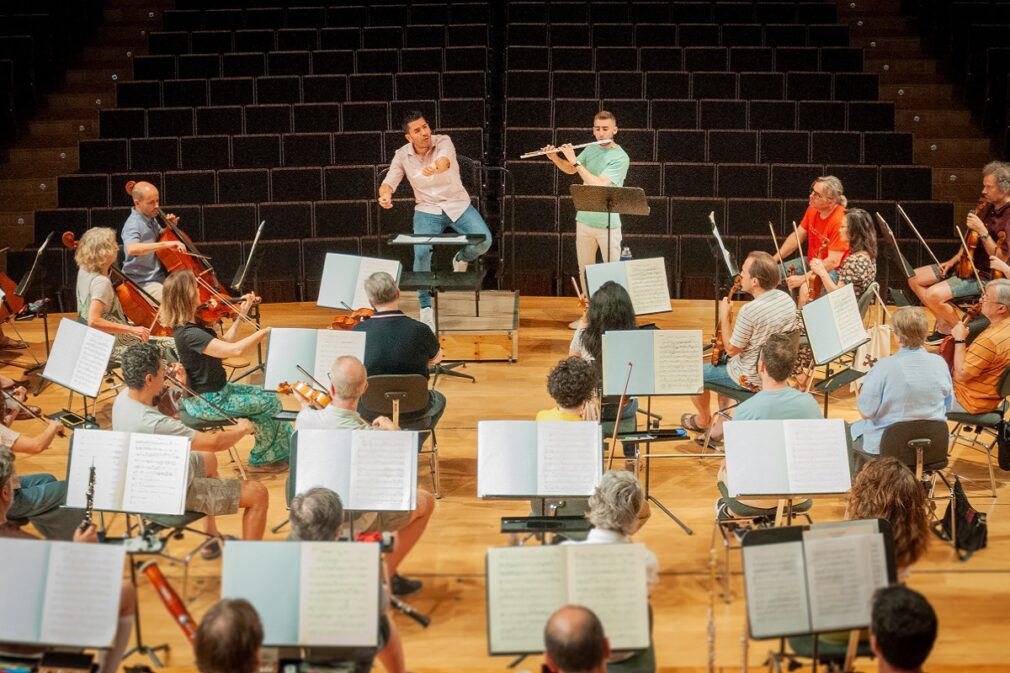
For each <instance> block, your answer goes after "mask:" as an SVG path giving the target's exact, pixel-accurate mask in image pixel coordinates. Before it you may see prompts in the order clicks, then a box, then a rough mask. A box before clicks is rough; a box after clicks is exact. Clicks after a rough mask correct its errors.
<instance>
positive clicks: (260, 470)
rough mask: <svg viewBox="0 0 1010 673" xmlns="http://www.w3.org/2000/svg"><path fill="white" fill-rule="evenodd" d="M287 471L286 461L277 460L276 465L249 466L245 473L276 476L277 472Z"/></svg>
mask: <svg viewBox="0 0 1010 673" xmlns="http://www.w3.org/2000/svg"><path fill="white" fill-rule="evenodd" d="M287 469H288V461H286V460H278V461H277V462H276V463H265V464H263V465H250V466H249V467H247V468H246V471H247V472H255V473H257V474H277V473H278V472H286V471H287Z"/></svg>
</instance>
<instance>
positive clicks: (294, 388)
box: [277, 381, 330, 409]
mask: <svg viewBox="0 0 1010 673" xmlns="http://www.w3.org/2000/svg"><path fill="white" fill-rule="evenodd" d="M292 393H298V394H299V395H301V396H302V397H304V398H305V399H307V400H308V401H309V403H310V404H311V405H312V408H313V409H323V408H325V407H326V406H328V405H329V404H330V396H329V395H327V394H326V393H324V392H323V391H321V390H316V389H315V388H313V387H312V386H311V385H309V384H308V383H306V382H305V381H295V382H294V383H287V382H282V383H278V384H277V394H278V395H291V394H292Z"/></svg>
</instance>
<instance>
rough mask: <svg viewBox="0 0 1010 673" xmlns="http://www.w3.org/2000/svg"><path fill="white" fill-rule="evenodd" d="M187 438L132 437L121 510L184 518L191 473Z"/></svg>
mask: <svg viewBox="0 0 1010 673" xmlns="http://www.w3.org/2000/svg"><path fill="white" fill-rule="evenodd" d="M189 443H190V440H189V438H188V437H175V436H171V435H147V434H141V433H138V432H135V433H132V434H131V435H130V455H129V460H128V461H127V463H126V480H125V481H126V488H125V489H124V491H123V504H122V509H123V510H125V511H127V512H143V513H145V514H182V513H183V512H185V510H186V489H187V486H188V483H187V482H188V479H187V477H188V472H189Z"/></svg>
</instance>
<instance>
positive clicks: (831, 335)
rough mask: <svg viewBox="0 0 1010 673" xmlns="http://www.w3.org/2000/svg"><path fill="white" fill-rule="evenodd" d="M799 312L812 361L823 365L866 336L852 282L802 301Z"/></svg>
mask: <svg viewBox="0 0 1010 673" xmlns="http://www.w3.org/2000/svg"><path fill="white" fill-rule="evenodd" d="M800 313H801V315H802V316H803V325H804V326H805V327H806V332H807V338H808V339H809V340H810V350H812V351H813V354H814V362H815V363H816V364H818V365H824V364H827V363H829V362H831V361H832V360H834V359H836V358H838V357H840V356H842V355H844V354H845V353H848V352H849V351H853V350H855V349H856V348H859V347H860V346H862V345H863V344H864V343H866V342H867V341H869V340H870V335H869V334H867V333H866V328H865V327H864V326H863V317H862V316H861V315H859V303H858V302H857V301H856V293H855V290H854V289H853V287H852V283H846V284H845V285H843V286H842V287H840V288H838V289H837V290H835V291H834V292H828V293H826V294H824V295H823V296H822V297H820V298H818V299H815V300H814V301H812V302H810V303H808V304H806V305H805V306H804V307H803V308H802V309H800Z"/></svg>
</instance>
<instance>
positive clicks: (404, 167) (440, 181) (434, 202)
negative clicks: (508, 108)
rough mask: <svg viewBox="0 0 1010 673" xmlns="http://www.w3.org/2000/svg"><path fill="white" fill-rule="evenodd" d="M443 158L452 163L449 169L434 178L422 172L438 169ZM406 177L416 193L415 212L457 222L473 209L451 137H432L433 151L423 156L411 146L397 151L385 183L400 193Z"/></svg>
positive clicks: (383, 182)
mask: <svg viewBox="0 0 1010 673" xmlns="http://www.w3.org/2000/svg"><path fill="white" fill-rule="evenodd" d="M442 157H445V158H446V159H448V160H449V170H447V171H445V172H444V173H437V174H435V175H432V176H427V175H424V174H423V173H422V172H421V171H422V170H423V169H424V168H425V167H427V166H431V167H434V166H435V162H436V161H438V160H439V159H441V158H442ZM404 176H406V178H407V181H408V182H410V186H411V188H412V189H413V190H414V199H415V201H416V205H415V206H414V210H418V211H420V212H422V213H429V214H431V215H441V214H442V213H443V212H444V213H445V214H446V215H448V216H449V219H450V220H452V221H453V222H455V221H456V220H458V219H459V217H460V215H462V214H463V211H465V210H466V209H467V208H469V207H470V195H469V194H467V193H466V189H465V188H464V187H463V182H462V181H461V180H460V178H459V164H458V163H457V162H456V148H455V147H454V146H453V144H452V140H451V139H450V138H449V136H443V135H432V136H431V149H430V150H429V151H428V153H427V154H426V155H424V156H423V157H421V156H418V155H417V154H416V153H415V152H414V145H413V144H411V143H407V144H406V145H404V146H403V147H401V148H400V149H398V150H396V154H394V155H393V161H392V162H391V163H390V164H389V171H388V172H387V173H386V177H385V178H384V179H383V181H382V184H384V185H389V186H390V188H392V189H393V191H396V188H397V187H398V186H399V185H400V182H401V181H402V180H403V178H404Z"/></svg>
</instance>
